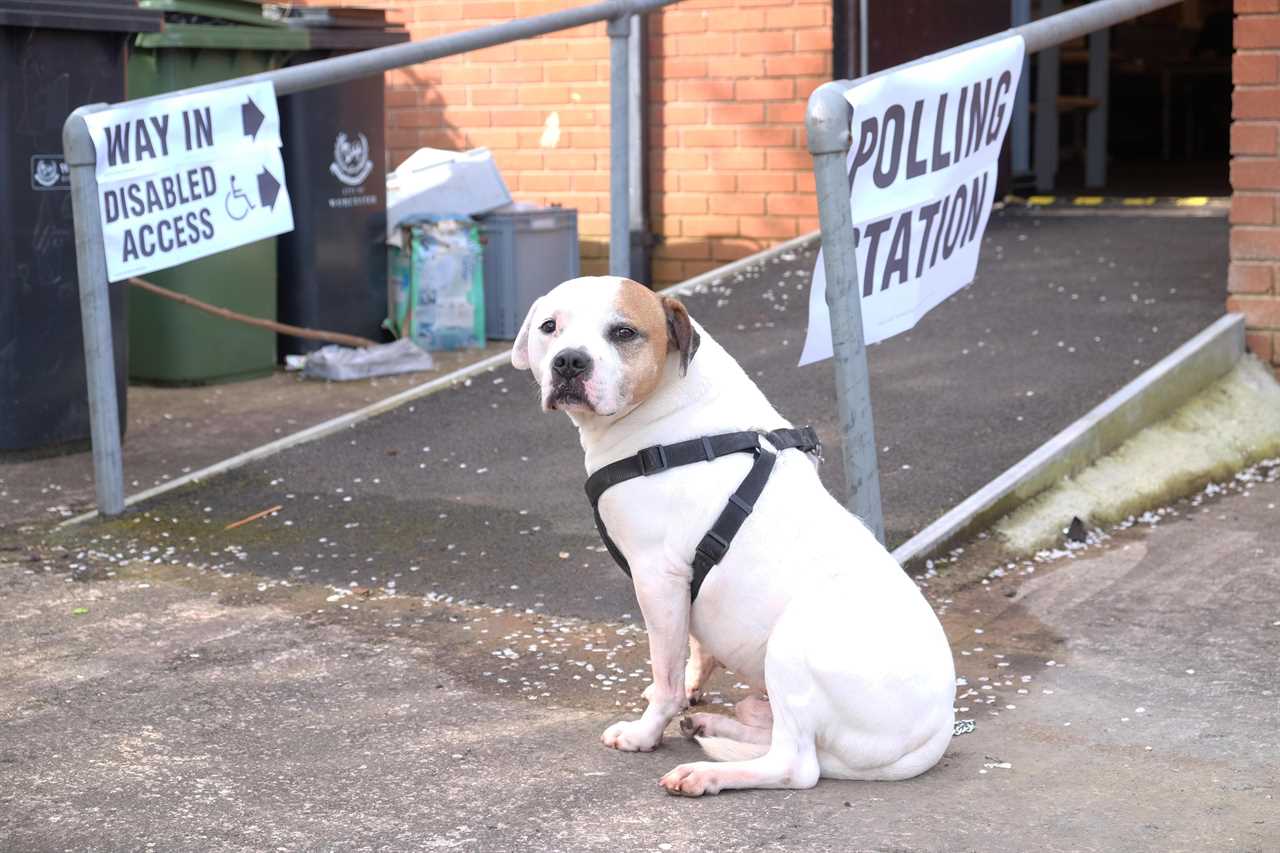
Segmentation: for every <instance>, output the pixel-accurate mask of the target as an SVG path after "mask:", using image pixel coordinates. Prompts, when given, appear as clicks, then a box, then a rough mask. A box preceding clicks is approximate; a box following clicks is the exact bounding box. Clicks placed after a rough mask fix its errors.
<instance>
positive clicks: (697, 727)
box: [680, 716, 702, 740]
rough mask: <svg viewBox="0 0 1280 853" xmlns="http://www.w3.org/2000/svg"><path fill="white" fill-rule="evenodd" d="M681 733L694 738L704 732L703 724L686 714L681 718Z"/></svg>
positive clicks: (691, 738) (690, 738)
mask: <svg viewBox="0 0 1280 853" xmlns="http://www.w3.org/2000/svg"><path fill="white" fill-rule="evenodd" d="M680 734H682V735H684V736H685V737H687V738H688V739H689V740H693V739H694V738H695V737H697V736H698V735H700V734H702V724H701V723H698V722H695V721H694V719H693V717H689V716H685V717H681V718H680Z"/></svg>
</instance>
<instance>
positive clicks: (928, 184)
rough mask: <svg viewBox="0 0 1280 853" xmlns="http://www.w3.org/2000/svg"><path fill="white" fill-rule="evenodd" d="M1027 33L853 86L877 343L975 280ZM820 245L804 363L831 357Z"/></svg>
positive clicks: (863, 285) (857, 229) (857, 170)
mask: <svg viewBox="0 0 1280 853" xmlns="http://www.w3.org/2000/svg"><path fill="white" fill-rule="evenodd" d="M1025 53H1026V45H1025V44H1024V43H1023V40H1022V37H1021V36H1014V37H1012V38H1007V39H1002V40H1000V41H998V42H993V43H991V44H986V45H982V46H979V47H975V48H973V49H972V50H967V51H964V52H962V53H957V54H953V55H952V56H948V57H944V58H943V59H939V60H936V61H934V62H927V63H923V64H921V65H915V66H911V67H909V68H904V69H902V70H901V71H895V72H892V73H890V74H886V75H884V76H882V77H877V78H875V79H873V80H869V81H867V82H866V83H864V84H861V85H858V86H854V87H853V88H852V89H850V90H849V91H848V92H847V93H846V94H845V97H846V98H847V99H848V101H849V103H850V104H851V105H852V106H853V120H852V125H851V136H852V140H853V144H852V146H851V147H850V149H849V156H848V173H849V203H850V208H851V210H852V213H853V240H854V244H855V245H856V246H857V272H858V281H857V285H856V286H857V288H858V289H859V291H860V296H861V300H862V301H861V305H862V330H863V336H864V339H865V342H866V343H867V344H874V343H878V342H879V341H883V340H885V339H886V338H890V337H893V336H894V335H896V334H898V333H899V332H905V331H906V330H908V329H910V328H911V327H912V326H914V325H915V324H916V323H917V322H919V320H920V318H921V317H923V316H924V315H925V314H926V313H927V312H928V311H929V310H930V309H931V308H933V307H934V306H936V305H937V304H938V303H940V302H942V301H943V300H944V299H946V298H947V297H948V296H950V295H951V294H953V293H955V292H956V291H957V290H959V289H960V288H962V287H964V286H965V285H966V284H969V283H970V282H971V281H973V277H974V273H975V272H976V270H977V267H978V249H979V247H980V246H981V244H982V235H983V233H984V232H985V231H986V227H987V221H988V219H989V217H990V214H991V203H992V200H993V198H994V196H995V189H996V170H997V161H998V159H999V156H1000V148H1001V146H1002V145H1003V143H1004V136H1005V131H1006V130H1007V129H1008V127H1009V120H1010V118H1011V116H1012V114H1013V97H1014V93H1015V92H1017V90H1018V77H1019V75H1020V74H1021V71H1022V60H1023V56H1024V55H1025ZM831 354H832V348H831V319H830V315H829V314H828V312H827V300H826V273H825V270H824V269H823V257H822V253H821V252H819V253H818V260H817V265H816V266H815V267H814V271H813V284H812V287H811V288H810V291H809V331H808V334H807V336H806V338H805V344H804V351H803V352H802V354H801V356H800V363H801V364H802V365H803V364H810V363H812V362H815V361H821V360H822V359H825V358H830V357H831Z"/></svg>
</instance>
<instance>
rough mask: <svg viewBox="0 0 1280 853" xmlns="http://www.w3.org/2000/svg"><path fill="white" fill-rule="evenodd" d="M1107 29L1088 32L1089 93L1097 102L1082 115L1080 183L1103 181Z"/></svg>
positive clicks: (1108, 95)
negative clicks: (1081, 181)
mask: <svg viewBox="0 0 1280 853" xmlns="http://www.w3.org/2000/svg"><path fill="white" fill-rule="evenodd" d="M1110 89H1111V30H1110V29H1106V30H1098V31H1097V32H1096V33H1091V34H1090V35H1089V97H1090V98H1092V99H1094V100H1095V101H1097V102H1098V105H1097V106H1096V107H1093V108H1092V109H1090V110H1089V117H1088V118H1087V119H1085V122H1086V124H1085V146H1084V151H1085V155H1084V157H1085V165H1084V185H1085V186H1086V187H1101V186H1104V185H1106V183H1107V110H1108V109H1109V107H1110V104H1109V101H1110V99H1111V91H1110Z"/></svg>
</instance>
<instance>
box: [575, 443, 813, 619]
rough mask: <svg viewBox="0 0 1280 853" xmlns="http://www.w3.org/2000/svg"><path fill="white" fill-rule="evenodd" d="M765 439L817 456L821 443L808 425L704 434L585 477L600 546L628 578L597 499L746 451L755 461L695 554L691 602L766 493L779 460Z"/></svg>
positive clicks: (628, 570) (651, 449)
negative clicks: (638, 480)
mask: <svg viewBox="0 0 1280 853" xmlns="http://www.w3.org/2000/svg"><path fill="white" fill-rule="evenodd" d="M762 436H763V437H764V438H765V439H766V440H768V442H769V443H770V444H771V445H773V446H774V447H775V448H777V449H778V450H779V451H782V450H789V449H792V448H794V449H798V450H803V451H805V452H806V453H816V452H818V450H819V448H820V445H819V442H818V434H817V433H816V432H815V431H814V429H813V428H812V427H802V428H787V429H777V430H773V431H772V432H768V433H758V432H730V433H722V434H720V435H712V436H703V437H702V438H695V439H690V440H689V441H681V442H677V443H675V444H665V445H662V444H658V445H654V446H653V447H646V448H645V449H643V450H641V451H640V452H639V453H637V454H636V455H634V456H629V457H627V458H626V459H620V460H618V461H617V462H613V463H611V464H609V465H606V466H604V467H603V468H601V469H599V470H598V471H596V472H595V473H594V474H592V475H591V476H590V477H588V478H587V482H586V492H587V498H588V499H589V500H590V501H591V511H592V513H593V515H594V516H595V522H596V529H597V530H598V531H599V532H600V538H601V539H602V540H604V546H605V548H606V549H607V550H608V551H609V555H610V556H611V557H613V559H614V562H616V563H617V564H618V567H619V568H621V569H622V571H623V573H625V574H626V575H627V576H628V577H630V576H631V566H630V565H629V564H628V563H627V558H626V557H624V556H623V555H622V551H621V550H620V549H619V548H618V546H617V544H616V543H615V542H614V541H613V539H612V538H610V536H609V531H608V530H607V529H606V528H605V525H604V519H602V518H601V517H600V496H601V495H603V494H604V493H605V491H606V490H607V489H608V488H609V487H610V486H616V485H617V484H618V483H624V482H626V481H627V480H633V479H635V478H636V477H650V476H653V475H654V474H658V473H661V472H662V471H665V470H667V469H668V468H677V467H680V466H681V465H692V464H693V463H695V462H710V461H712V460H713V459H717V458H719V457H721V456H727V455H729V454H731V453H745V452H750V453H752V454H754V455H755V457H756V459H755V462H754V463H753V464H752V466H751V470H750V471H748V472H747V476H746V477H745V478H744V479H743V481H742V483H741V484H740V485H739V486H738V489H737V491H735V492H734V493H733V494H732V495H730V496H729V502H728V504H726V506H725V508H724V511H723V512H721V513H720V516H719V517H718V518H717V519H716V522H715V524H713V525H712V526H711V530H710V531H708V532H707V535H706V536H704V537H703V538H702V541H701V542H699V543H698V546H697V548H696V549H695V551H694V557H693V561H692V562H693V578H692V580H691V582H690V600H691V601H692V600H693V599H695V598H697V597H698V590H699V589H700V588H701V587H702V582H703V581H704V580H706V577H707V574H708V573H709V572H710V571H711V569H712V568H714V567H715V565H716V564H717V563H719V562H720V561H721V560H723V559H724V556H725V554H726V553H727V552H728V550H729V545H730V543H731V542H732V541H733V537H734V536H736V535H737V533H738V530H740V529H741V527H742V525H743V523H744V522H746V520H747V516H749V515H750V514H751V512H752V511H753V510H754V509H755V504H756V501H758V500H759V499H760V495H761V494H762V493H763V491H764V486H765V484H766V483H767V482H768V481H769V475H770V474H771V473H772V472H773V466H774V463H775V462H776V461H777V456H776V455H775V454H774V453H772V452H770V451H768V450H764V449H762V448H761V446H760V438H761V437H762Z"/></svg>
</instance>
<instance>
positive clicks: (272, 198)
mask: <svg viewBox="0 0 1280 853" xmlns="http://www.w3.org/2000/svg"><path fill="white" fill-rule="evenodd" d="M279 195H280V182H279V181H277V180H276V179H275V176H274V175H272V174H271V173H270V172H268V171H267V170H266V169H265V168H264V169H263V170H262V171H261V172H259V173H258V200H259V201H260V202H262V206H263V207H269V208H271V209H272V210H275V209H276V198H277V197H278V196H279Z"/></svg>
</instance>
